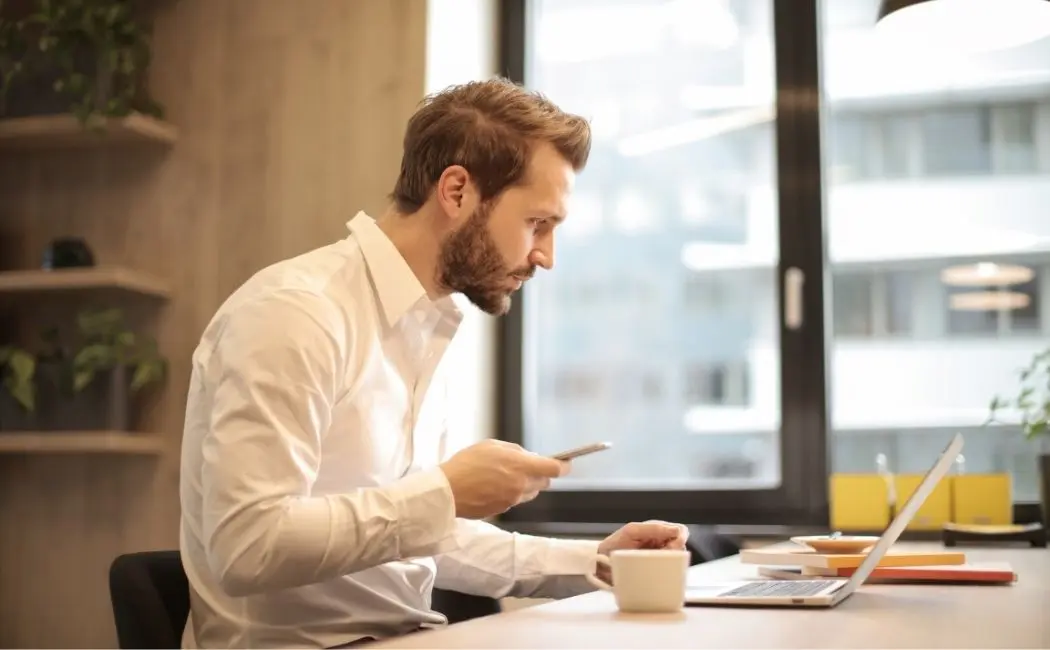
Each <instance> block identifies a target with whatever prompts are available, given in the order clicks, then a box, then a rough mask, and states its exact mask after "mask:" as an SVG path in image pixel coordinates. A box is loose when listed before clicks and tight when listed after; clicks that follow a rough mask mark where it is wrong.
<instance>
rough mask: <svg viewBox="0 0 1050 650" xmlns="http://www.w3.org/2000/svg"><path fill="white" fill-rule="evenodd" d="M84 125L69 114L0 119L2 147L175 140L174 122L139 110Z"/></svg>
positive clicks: (165, 143) (168, 142) (71, 146)
mask: <svg viewBox="0 0 1050 650" xmlns="http://www.w3.org/2000/svg"><path fill="white" fill-rule="evenodd" d="M98 126H99V128H97V129H95V128H85V127H84V126H83V125H81V124H80V122H78V121H77V119H76V117H74V116H72V115H42V116H35V117H20V118H11V119H6V120H0V151H2V150H4V149H58V148H63V149H75V148H82V147H95V146H108V145H133V144H139V145H155V146H156V145H159V146H168V145H171V144H173V143H174V142H175V141H176V140H178V137H179V133H178V129H176V128H175V127H174V126H173V125H171V124H169V123H167V122H165V121H163V120H158V119H156V118H154V117H150V116H148V115H143V114H141V113H132V114H131V115H128V116H126V117H122V118H112V119H107V120H104V121H102V122H100V123H99V124H98Z"/></svg>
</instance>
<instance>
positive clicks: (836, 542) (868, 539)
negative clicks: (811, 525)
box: [791, 535, 879, 553]
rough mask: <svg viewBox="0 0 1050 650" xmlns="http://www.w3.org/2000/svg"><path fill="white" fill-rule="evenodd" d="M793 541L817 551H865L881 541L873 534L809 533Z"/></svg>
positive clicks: (794, 538)
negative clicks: (837, 534) (833, 535)
mask: <svg viewBox="0 0 1050 650" xmlns="http://www.w3.org/2000/svg"><path fill="white" fill-rule="evenodd" d="M791 541H792V542H795V543H796V544H799V545H800V546H807V547H809V548H811V549H813V550H814V551H816V552H817V553H863V552H864V551H866V550H868V549H869V548H871V547H872V546H875V543H876V542H878V541H879V538H878V537H874V536H871V535H839V536H836V537H832V536H831V535H809V536H806V537H792V538H791Z"/></svg>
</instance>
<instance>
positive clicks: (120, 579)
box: [109, 551, 190, 649]
mask: <svg viewBox="0 0 1050 650" xmlns="http://www.w3.org/2000/svg"><path fill="white" fill-rule="evenodd" d="M109 597H110V600H111V601H112V603H113V622H114V623H115V624H116V627H117V642H118V644H119V646H120V647H121V648H122V649H123V648H179V647H181V646H182V629H183V628H184V627H185V626H186V619H187V618H189V615H190V585H189V582H188V581H187V580H186V573H185V571H184V570H183V568H182V558H181V557H180V555H179V552H178V551H143V552H140V553H128V554H126V555H121V556H119V557H117V559H115V560H113V564H112V565H110V567H109Z"/></svg>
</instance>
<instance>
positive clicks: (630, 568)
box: [587, 549, 689, 613]
mask: <svg viewBox="0 0 1050 650" xmlns="http://www.w3.org/2000/svg"><path fill="white" fill-rule="evenodd" d="M598 564H603V565H605V566H607V567H609V568H610V569H611V571H612V584H611V585H610V584H609V583H607V582H605V581H604V580H602V579H600V578H598V577H597V576H594V575H588V576H587V580H588V582H590V583H591V584H592V585H594V586H595V587H598V588H599V589H605V590H607V591H611V592H613V596H614V597H615V598H616V606H617V607H619V608H620V611H622V612H651V613H655V612H663V613H671V612H677V611H679V610H681V609H682V606H683V604H684V603H685V583H686V574H687V573H688V571H689V551H680V550H664V549H630V550H626V549H625V550H619V551H613V552H612V553H610V554H609V557H606V556H604V555H599V556H598Z"/></svg>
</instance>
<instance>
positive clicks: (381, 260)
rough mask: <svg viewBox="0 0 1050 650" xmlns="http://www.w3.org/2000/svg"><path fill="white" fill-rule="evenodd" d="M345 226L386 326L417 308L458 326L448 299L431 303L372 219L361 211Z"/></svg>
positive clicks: (458, 313) (459, 317)
mask: <svg viewBox="0 0 1050 650" xmlns="http://www.w3.org/2000/svg"><path fill="white" fill-rule="evenodd" d="M346 226H347V228H348V229H349V230H350V233H351V236H352V237H354V238H355V239H356V240H357V245H358V246H360V248H361V253H362V254H363V255H364V258H365V264H367V265H368V270H369V273H370V274H371V276H372V283H373V285H374V286H375V291H376V297H377V298H378V300H379V303H380V306H381V309H382V310H383V315H384V316H385V317H386V321H387V323H388V324H389V325H393V324H395V323H397V322H398V321H399V320H401V318H402V317H404V315H405V314H407V313H408V312H409V311H410V310H411V309H412V308H413V307H416V306H417V305H418V306H420V307H423V308H427V307H430V308H432V309H437V311H438V312H439V313H440V315H441V316H442V317H443V319H444V320H446V321H447V322H449V324H451V325H453V326H457V325H459V323H460V321H461V320H462V318H463V314H462V312H461V311H460V310H459V308H458V307H457V306H456V303H455V301H453V300H452V298H451V297H444V298H440V299H438V300H431V299H430V298H429V297H428V296H427V292H426V289H424V288H423V285H422V284H421V283H420V282H419V278H417V277H416V274H415V272H413V271H412V268H411V267H409V265H408V262H406V261H405V258H404V257H402V256H401V251H399V250H397V247H395V246H394V243H393V242H392V241H390V238H389V237H387V236H386V233H384V232H383V231H382V230H380V229H379V226H378V225H377V224H376V222H375V219H373V218H372V217H370V216H368V214H366V213H365V212H364V211H361V212H358V213H357V214H356V215H354V218H353V219H351V220H350V221H348V222H347V224H346Z"/></svg>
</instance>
